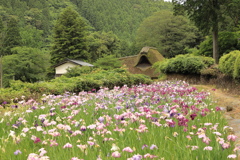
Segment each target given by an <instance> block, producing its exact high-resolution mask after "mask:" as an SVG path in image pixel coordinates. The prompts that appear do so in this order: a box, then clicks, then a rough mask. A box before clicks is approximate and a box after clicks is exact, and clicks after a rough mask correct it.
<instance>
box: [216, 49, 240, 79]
mask: <svg viewBox="0 0 240 160" xmlns="http://www.w3.org/2000/svg"><path fill="white" fill-rule="evenodd" d="M239 56H240V51H239V50H235V51H232V52H230V53H228V54H225V55H223V56H222V57H221V58H220V60H219V70H220V71H221V72H222V73H224V74H226V75H228V76H231V77H233V78H239V77H240V73H239V72H240V71H239V70H240V58H239Z"/></svg>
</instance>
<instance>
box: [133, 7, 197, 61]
mask: <svg viewBox="0 0 240 160" xmlns="http://www.w3.org/2000/svg"><path fill="white" fill-rule="evenodd" d="M197 32H198V31H197V28H196V27H195V26H194V25H193V24H191V23H190V22H189V20H188V19H187V18H186V17H184V16H174V15H173V12H170V11H160V12H157V13H154V14H153V15H152V16H150V17H148V18H146V19H145V20H144V21H143V23H142V24H141V25H140V27H139V29H138V31H137V35H136V46H137V47H138V48H142V47H143V46H151V47H156V48H157V49H158V51H159V52H160V53H161V54H162V55H164V56H165V57H174V56H175V55H178V54H184V53H185V51H184V49H185V48H186V47H194V46H195V45H197V39H198V36H197Z"/></svg>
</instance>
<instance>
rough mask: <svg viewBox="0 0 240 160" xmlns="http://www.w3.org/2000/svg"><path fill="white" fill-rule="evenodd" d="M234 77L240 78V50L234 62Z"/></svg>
mask: <svg viewBox="0 0 240 160" xmlns="http://www.w3.org/2000/svg"><path fill="white" fill-rule="evenodd" d="M233 78H235V79H240V52H239V53H238V55H237V58H236V61H235V64H234V70H233Z"/></svg>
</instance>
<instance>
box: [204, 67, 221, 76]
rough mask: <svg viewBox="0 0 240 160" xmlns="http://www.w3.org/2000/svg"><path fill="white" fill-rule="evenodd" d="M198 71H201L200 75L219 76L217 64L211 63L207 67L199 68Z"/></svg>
mask: <svg viewBox="0 0 240 160" xmlns="http://www.w3.org/2000/svg"><path fill="white" fill-rule="evenodd" d="M200 73H201V76H205V77H210V78H213V77H214V78H216V77H218V76H219V74H220V71H219V68H218V65H212V66H210V67H208V68H203V69H201V71H200Z"/></svg>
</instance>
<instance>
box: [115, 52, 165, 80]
mask: <svg viewBox="0 0 240 160" xmlns="http://www.w3.org/2000/svg"><path fill="white" fill-rule="evenodd" d="M120 60H122V61H123V64H125V65H126V67H127V68H128V70H129V72H130V73H133V74H145V75H148V76H150V77H151V78H157V77H158V74H156V73H154V69H153V68H152V65H153V64H154V63H155V62H158V61H162V60H164V57H163V56H162V55H161V54H160V53H159V52H158V51H157V49H156V48H153V47H143V48H142V50H141V51H140V53H138V54H137V55H135V56H128V57H122V58H120Z"/></svg>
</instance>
